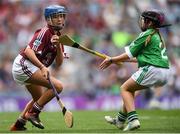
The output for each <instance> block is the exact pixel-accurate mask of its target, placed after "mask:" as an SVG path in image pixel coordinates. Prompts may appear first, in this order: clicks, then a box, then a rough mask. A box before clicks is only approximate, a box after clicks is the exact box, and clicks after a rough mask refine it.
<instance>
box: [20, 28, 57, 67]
mask: <svg viewBox="0 0 180 134" xmlns="http://www.w3.org/2000/svg"><path fill="white" fill-rule="evenodd" d="M59 34H60V33H59ZM53 35H54V32H53V30H52V29H51V28H50V27H48V26H45V27H43V28H42V29H38V30H37V31H36V32H35V33H34V36H33V38H32V40H31V41H30V43H29V44H28V47H29V48H31V49H32V50H34V52H35V54H36V56H37V58H38V59H39V61H41V62H42V63H43V64H44V65H45V66H46V67H48V66H49V65H51V64H52V63H53V61H54V59H55V57H56V55H57V48H56V46H54V45H53V44H52V43H51V37H52V36H53ZM24 50H25V49H23V50H21V52H20V55H22V56H23V57H24V58H25V59H28V58H27V56H26V55H25V53H24Z"/></svg>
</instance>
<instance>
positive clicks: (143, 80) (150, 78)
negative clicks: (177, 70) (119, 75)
mask: <svg viewBox="0 0 180 134" xmlns="http://www.w3.org/2000/svg"><path fill="white" fill-rule="evenodd" d="M169 74H170V71H169V69H167V68H159V67H155V66H144V67H140V68H139V70H138V71H137V72H135V73H134V74H133V75H132V76H131V78H132V79H133V80H134V81H136V82H137V83H138V84H139V85H142V86H145V87H153V86H163V85H164V84H166V83H167V80H168V76H169Z"/></svg>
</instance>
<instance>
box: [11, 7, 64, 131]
mask: <svg viewBox="0 0 180 134" xmlns="http://www.w3.org/2000/svg"><path fill="white" fill-rule="evenodd" d="M66 14H67V9H66V8H65V7H63V6H59V5H50V6H48V7H46V8H45V10H44V16H45V19H46V22H47V26H45V27H43V28H41V29H38V30H37V31H36V32H35V33H34V36H33V38H32V39H31V41H30V43H29V44H28V45H27V47H26V48H25V49H24V50H22V51H21V52H20V53H19V55H18V56H17V57H16V58H15V60H14V63H13V67H12V74H13V78H14V80H15V81H16V82H17V83H20V84H23V85H25V87H26V88H27V90H28V91H29V92H30V94H31V96H32V100H30V101H29V102H28V104H27V105H26V107H25V108H24V110H23V111H22V113H21V114H20V116H19V117H18V119H17V120H16V122H15V123H14V124H13V125H12V126H11V128H10V130H11V131H19V130H26V127H25V125H26V121H27V120H28V121H30V122H31V123H32V124H33V125H34V126H36V127H38V128H40V129H44V125H43V124H42V122H41V121H40V119H39V114H40V112H41V110H42V109H43V107H44V105H46V104H47V103H48V102H49V101H50V100H51V99H52V98H53V97H54V93H53V90H52V89H51V87H50V85H49V83H48V80H47V77H48V74H49V69H48V67H49V66H50V65H51V64H52V63H53V61H54V60H55V62H56V67H60V66H61V64H62V62H63V46H62V45H61V44H60V43H59V36H60V35H61V33H60V31H61V30H62V29H63V27H64V25H65V18H66ZM50 77H51V80H52V83H53V84H54V85H55V87H56V89H57V92H58V93H60V92H61V91H62V89H63V85H62V83H61V82H60V81H59V80H58V79H56V78H55V77H53V76H50ZM43 88H46V89H47V90H45V91H44V90H43Z"/></svg>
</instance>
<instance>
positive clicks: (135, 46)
mask: <svg viewBox="0 0 180 134" xmlns="http://www.w3.org/2000/svg"><path fill="white" fill-rule="evenodd" d="M147 36H148V35H147V34H145V33H141V34H140V35H139V36H138V38H136V39H135V40H134V41H133V42H132V43H131V44H130V46H129V50H130V53H131V55H132V56H133V57H136V56H137V55H138V53H139V52H140V51H141V50H142V49H143V48H144V47H145V46H144V44H145V41H146V38H147Z"/></svg>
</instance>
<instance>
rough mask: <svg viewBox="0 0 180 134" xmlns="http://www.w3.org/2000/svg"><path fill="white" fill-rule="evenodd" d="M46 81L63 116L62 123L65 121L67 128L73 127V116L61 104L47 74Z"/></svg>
mask: <svg viewBox="0 0 180 134" xmlns="http://www.w3.org/2000/svg"><path fill="white" fill-rule="evenodd" d="M48 81H49V84H50V86H51V88H52V90H53V92H54V94H55V97H56V99H57V102H58V104H59V106H60V107H61V109H62V113H63V116H64V121H65V124H66V126H67V127H69V128H72V127H73V115H72V113H71V112H70V111H69V110H67V109H66V107H65V106H64V104H63V102H62V101H61V99H60V98H59V96H58V93H57V90H56V88H55V87H54V85H53V83H52V82H51V79H50V76H49V74H48Z"/></svg>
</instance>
